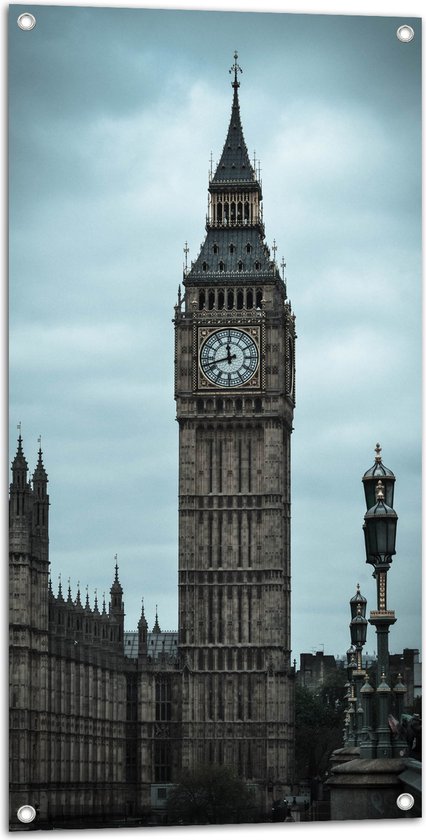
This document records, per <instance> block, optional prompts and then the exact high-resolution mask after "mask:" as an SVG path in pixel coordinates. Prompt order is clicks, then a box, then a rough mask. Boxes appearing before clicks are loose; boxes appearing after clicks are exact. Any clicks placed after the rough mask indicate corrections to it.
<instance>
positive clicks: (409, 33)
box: [396, 23, 414, 44]
mask: <svg viewBox="0 0 426 840" xmlns="http://www.w3.org/2000/svg"><path fill="white" fill-rule="evenodd" d="M396 37H397V38H398V39H399V40H400V41H402V43H403V44H408V43H409V42H410V41H412V40H413V38H414V29H413V27H412V26H408V23H404V25H403V26H399V27H398V29H397V30H396Z"/></svg>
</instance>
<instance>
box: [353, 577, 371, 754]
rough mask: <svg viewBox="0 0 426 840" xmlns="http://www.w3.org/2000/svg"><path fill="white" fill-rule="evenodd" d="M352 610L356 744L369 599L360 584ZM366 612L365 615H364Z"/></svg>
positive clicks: (361, 711)
mask: <svg viewBox="0 0 426 840" xmlns="http://www.w3.org/2000/svg"><path fill="white" fill-rule="evenodd" d="M350 605H351V612H352V614H353V612H354V610H355V609H356V614H355V615H353V617H352V621H351V623H350V625H349V628H350V631H351V642H352V646H353V648H355V654H356V659H355V664H356V667H355V668H354V670H353V672H352V679H353V684H354V695H355V716H354V724H355V726H354V743H355V746H356V745H357V744H359V742H360V736H361V730H362V723H363V714H364V712H363V708H362V705H361V696H360V691H361V684H362V682H363V679H364V676H365V671H364V669H363V667H362V649H363V647H364V645H365V642H366V639H367V625H368V622H367V619H366V618H365V610H366V608H367V600H366V598H364V597H363V596H362V595H361V592H360V589H359V584H358V587H357V592H356V595H355V597H354V598H351V602H350ZM363 612H364V615H363Z"/></svg>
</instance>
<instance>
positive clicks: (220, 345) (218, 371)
mask: <svg viewBox="0 0 426 840" xmlns="http://www.w3.org/2000/svg"><path fill="white" fill-rule="evenodd" d="M258 366H259V351H258V349H257V345H256V342H255V341H254V340H253V339H252V338H251V336H250V335H248V333H246V332H243V330H236V329H224V330H217V331H216V332H213V333H211V334H210V335H209V337H208V338H207V339H206V340H205V341H204V343H203V344H202V346H201V350H200V367H201V370H202V371H203V374H204V376H205V377H206V379H208V381H209V382H211V383H213V385H218V386H220V387H221V388H236V387H238V386H239V385H244V384H245V383H246V382H248V381H249V380H250V379H252V377H253V376H254V374H255V373H256V371H257V368H258Z"/></svg>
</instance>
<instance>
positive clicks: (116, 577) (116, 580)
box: [114, 554, 118, 583]
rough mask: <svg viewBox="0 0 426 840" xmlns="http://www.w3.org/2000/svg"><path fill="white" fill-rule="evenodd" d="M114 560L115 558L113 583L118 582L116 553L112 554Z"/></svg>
mask: <svg viewBox="0 0 426 840" xmlns="http://www.w3.org/2000/svg"><path fill="white" fill-rule="evenodd" d="M114 560H115V583H118V563H117V560H118V555H117V554H114Z"/></svg>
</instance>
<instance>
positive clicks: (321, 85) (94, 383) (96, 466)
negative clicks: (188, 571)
mask: <svg viewBox="0 0 426 840" xmlns="http://www.w3.org/2000/svg"><path fill="white" fill-rule="evenodd" d="M25 9H26V10H27V11H33V12H34V14H35V15H36V18H37V25H36V27H35V29H34V30H33V31H31V32H22V31H21V30H20V29H19V28H18V27H17V25H16V17H17V14H18V13H19V12H20V11H22V7H13V6H12V7H11V12H10V19H9V26H10V42H9V44H10V45H9V50H10V54H9V62H10V423H11V427H10V428H11V431H10V459H12V458H13V456H14V453H15V451H16V437H17V434H18V432H17V424H18V423H19V422H21V423H22V435H23V439H24V449H25V454H26V457H27V460H28V462H29V466H30V470H31V473H32V471H33V469H34V467H35V464H36V460H37V448H38V443H37V438H38V436H39V435H41V436H42V449H43V453H44V463H45V466H46V469H47V472H48V475H49V492H50V501H51V508H50V516H51V519H50V552H51V553H50V557H51V563H52V565H51V571H52V581H53V587H54V589H55V590H56V589H57V584H58V575H59V574H61V575H62V581H63V583H64V584H65V585H66V583H67V580H68V578H69V577H70V578H71V586H72V591H73V594H74V595H75V591H76V585H77V581H78V580H79V581H80V584H81V588H82V590H83V591H84V590H85V587H86V585H88V587H89V594H90V600H91V603H92V604H93V593H94V590H95V588H97V591H98V595H99V597H102V593H103V592H104V591H106V593H107V597H108V594H109V593H108V590H109V588H110V586H111V583H112V579H113V572H114V563H115V560H114V555H115V554H116V553H117V554H118V564H119V569H120V571H119V575H120V580H121V582H122V585H123V588H124V599H125V607H126V614H127V618H126V628H127V629H128V630H132V629H136V625H137V621H138V618H139V614H140V605H141V598H142V597H144V599H145V611H146V614H147V617H148V621H149V624H150V626H151V627H152V624H153V623H154V618H155V605H156V604H158V612H159V621H160V625H161V627H162V629H165V630H171V629H176V628H177V462H178V450H177V445H178V427H177V423H176V421H175V405H174V401H173V326H172V323H171V319H172V317H173V306H174V304H175V302H176V297H177V288H178V285H179V283H180V282H181V281H182V265H183V258H184V255H183V247H184V244H185V241H188V246H189V248H190V254H189V259H191V258H192V259H195V258H196V256H197V254H198V251H199V247H200V244H201V242H202V241H203V238H204V235H205V231H204V221H205V213H206V208H207V186H208V168H209V159H210V152H211V151H212V152H213V160H214V161H216V160H218V158H219V156H220V153H221V150H222V146H223V143H224V140H225V136H226V132H227V127H228V122H229V116H230V110H231V101H232V88H231V84H230V82H231V76H230V75H229V73H228V69H229V68H230V67H231V64H232V63H233V53H234V50H235V49H237V50H238V52H239V63H240V65H241V67H242V68H243V74H242V76H241V79H240V81H241V88H240V105H241V115H242V122H243V126H244V133H245V138H246V142H247V146H248V149H249V151H250V153H251V154H253V152H254V151H255V152H256V158H258V159H260V161H261V170H262V179H263V192H264V219H265V227H266V240H267V242H268V244H269V246H272V243H273V240H274V239H275V240H276V242H277V246H278V252H277V260H278V261H279V262H280V261H281V258H282V257H283V256H284V257H285V259H286V263H287V269H286V275H287V287H288V293H289V297H290V298H291V301H292V306H293V309H294V311H295V313H296V318H297V320H296V325H297V334H298V341H297V405H296V412H295V419H294V433H293V437H292V445H293V456H292V493H293V498H292V570H293V580H292V589H293V600H292V626H293V633H292V642H293V655H294V656H295V657H297V659H298V657H299V654H300V653H301V652H302V651H312V650H319V649H321V650H322V649H324V650H325V652H326V653H331V654H335V655H336V654H339V653H344V652H345V651H346V649H347V647H348V646H349V643H350V638H349V629H348V624H349V617H350V616H349V607H348V601H349V599H350V597H351V596H352V595H353V594H354V593H355V589H356V584H357V582H359V583H360V585H361V590H362V592H363V594H364V595H365V596H366V597H367V599H368V608H369V609H374V608H375V606H376V604H375V582H374V580H373V578H372V576H371V572H372V569H371V567H370V566H368V565H367V564H366V563H365V553H364V545H363V536H362V522H363V516H364V513H365V504H364V496H363V489H362V484H361V477H362V474H363V472H364V471H365V470H366V469H368V468H369V467H370V466H371V465H372V464H373V462H374V447H375V444H376V442H377V441H380V443H381V445H382V447H383V453H382V454H383V461H384V463H385V464H386V465H387V466H388V467H390V468H391V469H392V470H393V471H394V472H395V474H396V476H397V483H396V489H395V509H396V511H397V513H398V516H399V522H398V535H397V555H396V557H395V559H394V563H393V566H392V568H391V570H390V573H389V608H390V609H394V610H395V611H396V615H397V619H398V621H397V623H396V625H395V626H394V627H393V628H391V631H390V648H391V650H392V651H393V652H397V651H399V650H402V648H403V647H420V644H421V636H420V595H421V589H420V563H421V557H420V527H421V504H420V487H421V477H420V467H421V461H420V435H421V426H420V396H421V372H420V363H421V334H420V329H421V297H420V271H421V256H420V234H421V228H420V205H421V180H420V151H421V134H420V26H419V23H418V21H416V20H414V21H411V23H412V25H413V26H414V28H415V33H416V34H415V38H414V40H413V41H412V42H411V43H409V44H402V43H400V42H399V41H398V39H397V38H396V34H395V33H396V29H397V27H398V25H399V24H400V23H407V22H410V21H409V20H407V19H406V18H404V19H399V18H390V17H387V18H386V17H381V18H379V17H350V16H347V17H339V16H329V15H327V16H326V15H299V14H289V15H287V14H255V13H247V12H243V13H231V12H228V13H227V12H196V11H158V10H141V9H134V8H131V9H120V8H119V9H112V8H103V9H102V8H87V7H74V8H73V7H68V8H67V7H63V6H61V7H57V8H55V7H48V6H31V5H30V6H26V7H25ZM366 650H368V651H369V652H373V651H374V650H376V641H375V634H374V632H373V628H370V629H369V636H368V641H367V645H366Z"/></svg>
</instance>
